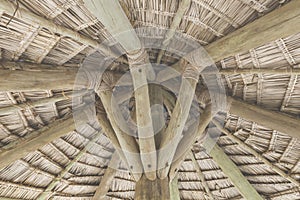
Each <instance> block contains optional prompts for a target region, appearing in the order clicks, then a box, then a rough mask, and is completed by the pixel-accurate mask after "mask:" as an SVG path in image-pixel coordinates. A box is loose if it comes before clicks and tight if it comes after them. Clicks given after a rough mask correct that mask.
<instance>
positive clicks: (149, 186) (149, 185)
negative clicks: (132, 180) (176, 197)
mask: <svg viewBox="0 0 300 200" xmlns="http://www.w3.org/2000/svg"><path fill="white" fill-rule="evenodd" d="M134 199H135V200H170V189H169V178H168V177H167V178H165V179H156V180H154V181H151V180H149V179H147V178H146V176H145V175H143V176H142V178H141V179H140V180H139V181H138V182H137V183H136V186H135V197H134Z"/></svg>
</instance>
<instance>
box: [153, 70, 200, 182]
mask: <svg viewBox="0 0 300 200" xmlns="http://www.w3.org/2000/svg"><path fill="white" fill-rule="evenodd" d="M198 73H199V71H198V69H197V68H193V67H191V66H188V67H187V68H186V71H185V74H184V75H183V78H182V83H181V86H180V89H179V95H178V99H177V101H176V104H175V107H174V110H173V112H172V116H171V119H170V122H169V124H168V127H167V129H166V131H165V133H164V134H163V135H162V138H161V144H160V149H159V154H158V170H159V171H158V176H159V178H161V179H164V178H165V177H167V175H168V173H169V169H170V166H171V163H172V160H173V157H174V155H175V151H176V148H177V146H178V144H179V142H180V140H181V138H182V136H183V135H182V131H183V128H184V125H185V123H186V120H187V118H188V114H189V111H190V108H191V105H192V101H193V97H194V93H195V89H196V84H197V82H198V77H199V74H198Z"/></svg>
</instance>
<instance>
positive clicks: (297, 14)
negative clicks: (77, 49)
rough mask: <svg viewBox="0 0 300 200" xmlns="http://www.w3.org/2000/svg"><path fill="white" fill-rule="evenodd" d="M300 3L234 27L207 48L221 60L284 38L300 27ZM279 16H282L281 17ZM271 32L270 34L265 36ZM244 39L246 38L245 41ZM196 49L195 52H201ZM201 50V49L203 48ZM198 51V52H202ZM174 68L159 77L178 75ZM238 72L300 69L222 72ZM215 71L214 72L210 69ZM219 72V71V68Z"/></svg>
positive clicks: (297, 2) (252, 71)
mask: <svg viewBox="0 0 300 200" xmlns="http://www.w3.org/2000/svg"><path fill="white" fill-rule="evenodd" d="M299 6H300V2H299V1H291V2H289V3H288V4H286V5H284V6H282V7H281V8H278V9H277V10H274V11H273V12H270V13H268V14H266V15H265V16H263V17H261V18H259V19H257V20H255V21H254V22H252V23H250V24H248V25H246V26H244V27H242V28H240V29H238V30H236V31H234V32H233V33H231V34H228V35H227V36H225V37H223V38H221V39H219V40H217V41H216V42H213V43H211V44H208V45H207V46H205V50H206V51H207V53H208V55H209V56H210V57H211V58H212V60H213V61H215V62H218V61H220V60H222V59H224V58H227V57H230V56H234V55H236V54H238V53H240V52H244V51H249V50H250V49H253V48H255V47H259V46H261V45H264V44H267V43H268V42H272V41H274V40H277V39H279V38H284V37H287V36H290V35H293V34H296V33H298V32H299V29H300V23H298V22H299V20H300V10H299V9H297V8H298V7H299ZM278 16H281V17H280V19H278ZM265 36H267V37H265ZM241 41H242V42H241ZM195 51H196V52H192V53H194V54H197V51H199V50H195ZM199 53H201V52H199ZM199 53H198V54H199ZM183 60H184V58H183V59H181V60H180V61H179V62H177V63H175V64H174V65H173V68H174V69H176V70H177V71H178V72H182V71H183V67H182V61H183ZM169 71H170V70H162V71H161V72H160V73H159V74H158V78H157V79H158V80H159V81H163V80H168V79H170V78H173V77H176V76H178V74H176V73H172V74H171V73H169ZM222 71H223V73H224V74H234V73H248V72H249V73H267V72H274V73H277V74H280V73H283V74H285V73H289V74H292V73H299V71H298V70H295V69H290V70H289V69H284V70H281V69H272V70H271V69H226V70H220V73H222ZM209 73H211V72H209ZM215 73H216V72H215Z"/></svg>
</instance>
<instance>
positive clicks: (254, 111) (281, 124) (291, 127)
mask: <svg viewBox="0 0 300 200" xmlns="http://www.w3.org/2000/svg"><path fill="white" fill-rule="evenodd" d="M227 99H228V103H227V105H228V107H229V113H231V114H234V115H238V116H240V117H242V118H244V119H247V120H249V121H253V122H256V123H258V124H260V125H262V126H265V127H268V128H271V129H275V130H277V131H279V132H282V133H285V134H287V135H289V136H291V137H294V138H300V134H299V130H300V119H298V118H296V117H292V116H289V115H287V114H283V113H280V112H276V111H271V110H267V109H264V108H262V107H259V106H257V105H251V104H249V103H245V102H242V101H240V100H237V99H234V98H231V97H227Z"/></svg>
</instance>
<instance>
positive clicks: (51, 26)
mask: <svg viewBox="0 0 300 200" xmlns="http://www.w3.org/2000/svg"><path fill="white" fill-rule="evenodd" d="M0 4H1V8H0V13H2V12H4V13H7V14H8V15H11V16H13V14H14V12H15V10H16V5H15V4H14V3H11V2H9V1H8V0H1V1H0ZM18 14H19V15H20V16H21V17H22V19H25V20H26V21H27V22H29V23H35V24H38V25H39V26H40V27H45V28H47V29H48V30H50V31H51V32H53V33H57V34H59V35H63V36H65V37H70V38H72V39H74V40H76V41H80V42H81V43H83V44H86V45H89V46H91V47H93V48H95V49H98V50H100V51H101V52H103V53H104V54H105V55H107V56H111V57H114V58H116V57H118V56H117V55H116V54H115V53H113V52H112V51H111V50H110V49H109V48H107V47H104V46H102V45H101V44H99V43H98V42H97V41H96V40H93V39H91V38H89V37H87V36H83V35H81V34H80V33H78V32H76V31H73V30H71V29H68V28H65V27H63V26H60V25H57V24H55V23H54V22H52V21H49V20H48V19H46V18H44V17H40V16H38V15H36V14H34V13H33V12H31V11H29V10H27V9H24V8H18ZM122 62H127V61H126V60H124V59H123V60H122Z"/></svg>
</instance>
